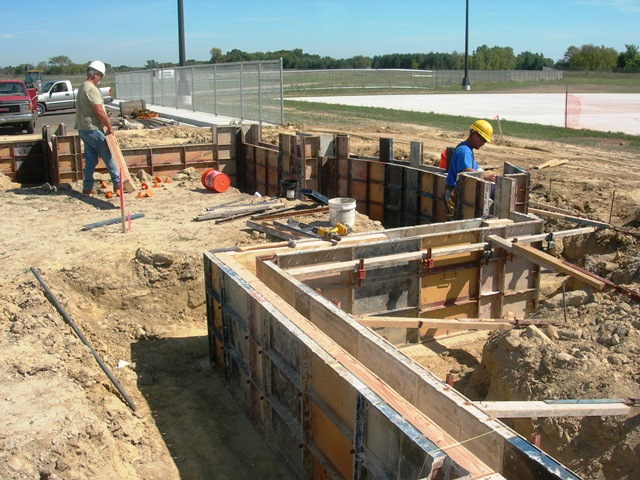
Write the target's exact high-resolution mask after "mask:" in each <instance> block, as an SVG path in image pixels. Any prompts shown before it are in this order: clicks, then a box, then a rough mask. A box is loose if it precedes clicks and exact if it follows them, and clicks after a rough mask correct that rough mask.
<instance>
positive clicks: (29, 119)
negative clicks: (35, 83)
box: [0, 80, 38, 133]
mask: <svg viewBox="0 0 640 480" xmlns="http://www.w3.org/2000/svg"><path fill="white" fill-rule="evenodd" d="M37 95H38V94H37V92H36V89H35V88H27V86H26V85H25V84H24V82H23V81H22V80H0V127H1V126H12V127H17V128H20V129H21V130H26V131H27V133H33V132H34V131H35V129H36V119H37V118H38V115H37V106H36V101H37Z"/></svg>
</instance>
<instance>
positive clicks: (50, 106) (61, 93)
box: [38, 80, 113, 116]
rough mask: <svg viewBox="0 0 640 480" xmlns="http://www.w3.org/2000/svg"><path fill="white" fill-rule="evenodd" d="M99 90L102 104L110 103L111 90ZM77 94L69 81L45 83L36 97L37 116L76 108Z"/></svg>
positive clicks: (102, 88) (76, 90)
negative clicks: (102, 100) (52, 111)
mask: <svg viewBox="0 0 640 480" xmlns="http://www.w3.org/2000/svg"><path fill="white" fill-rule="evenodd" d="M99 90H100V93H101V94H102V98H103V99H104V103H111V102H112V101H113V96H112V95H111V88H109V87H100V88H99ZM77 94H78V89H77V88H75V89H74V88H73V87H72V86H71V82H70V81H69V80H58V81H55V82H47V83H45V84H44V85H43V86H42V93H41V94H40V95H38V116H40V115H42V114H44V112H48V111H51V110H65V109H68V108H76V96H77Z"/></svg>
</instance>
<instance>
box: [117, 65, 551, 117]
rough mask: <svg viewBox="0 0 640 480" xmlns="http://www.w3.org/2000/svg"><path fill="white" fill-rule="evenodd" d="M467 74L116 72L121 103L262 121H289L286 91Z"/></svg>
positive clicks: (217, 69)
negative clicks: (131, 102)
mask: <svg viewBox="0 0 640 480" xmlns="http://www.w3.org/2000/svg"><path fill="white" fill-rule="evenodd" d="M463 78H464V71H462V70H401V69H381V70H374V69H361V70H357V69H344V70H287V71H283V68H282V60H269V61H259V62H240V63H223V64H213V65H198V66H191V67H175V68H163V69H156V70H141V71H135V72H123V73H117V74H116V91H117V98H118V99H119V100H125V101H126V100H144V101H145V102H146V103H148V104H151V105H160V106H163V107H175V108H182V109H188V110H193V111H198V112H205V113H212V114H214V115H222V116H227V117H232V118H238V119H240V120H250V121H255V122H259V123H274V124H283V123H284V102H283V100H284V91H285V90H286V91H301V90H338V89H369V88H370V89H374V88H378V89H379V88H386V89H436V88H440V87H450V86H460V85H462V80H463ZM468 78H469V83H470V84H471V85H477V84H482V83H508V82H529V81H544V80H559V79H561V78H562V71H558V70H543V71H540V70H535V71H533V70H471V71H469V72H468Z"/></svg>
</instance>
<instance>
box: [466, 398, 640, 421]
mask: <svg viewBox="0 0 640 480" xmlns="http://www.w3.org/2000/svg"><path fill="white" fill-rule="evenodd" d="M474 404H475V405H476V406H478V407H479V408H480V409H481V410H483V411H484V412H485V413H486V414H487V415H491V416H492V417H495V418H542V417H599V416H604V415H629V413H630V412H631V407H630V406H629V405H626V404H624V403H622V402H606V401H601V402H599V401H598V400H590V401H575V402H562V403H553V402H547V401H529V402H527V401H523V402H519V401H515V402H474Z"/></svg>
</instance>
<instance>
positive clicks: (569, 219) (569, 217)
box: [529, 208, 611, 228]
mask: <svg viewBox="0 0 640 480" xmlns="http://www.w3.org/2000/svg"><path fill="white" fill-rule="evenodd" d="M529 213H533V214H535V215H542V216H544V217H551V218H558V219H560V220H566V221H567V222H573V223H579V224H581V225H593V226H594V227H599V228H611V225H610V224H609V223H605V222H598V221H597V220H590V219H588V218H582V217H575V216H573V215H567V214H564V213H559V212H551V211H548V210H541V209H539V208H529Z"/></svg>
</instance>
